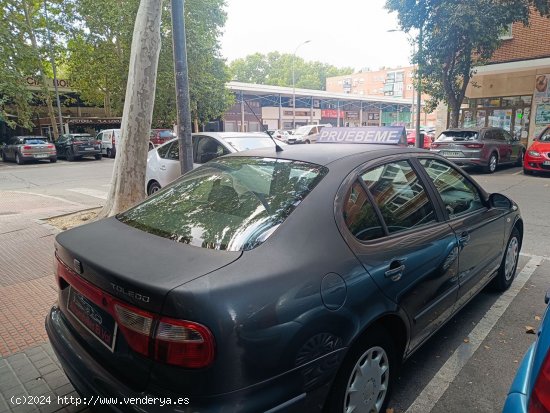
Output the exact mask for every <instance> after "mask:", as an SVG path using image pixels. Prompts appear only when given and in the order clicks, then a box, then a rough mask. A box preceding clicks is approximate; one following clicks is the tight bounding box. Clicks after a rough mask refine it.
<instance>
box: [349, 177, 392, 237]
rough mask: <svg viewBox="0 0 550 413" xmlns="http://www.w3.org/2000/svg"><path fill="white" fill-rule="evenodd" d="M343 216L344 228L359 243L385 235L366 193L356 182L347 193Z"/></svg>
mask: <svg viewBox="0 0 550 413" xmlns="http://www.w3.org/2000/svg"><path fill="white" fill-rule="evenodd" d="M343 215H344V221H345V223H346V226H347V227H348V229H349V230H350V232H351V233H352V234H353V235H354V236H355V238H357V239H358V240H360V241H369V240H373V239H377V238H380V237H383V236H384V235H385V233H384V228H383V227H382V225H381V224H380V220H379V219H378V216H377V215H376V212H375V210H374V208H373V206H372V205H371V203H370V202H369V199H368V197H367V193H366V192H365V190H364V189H363V187H362V186H361V184H360V183H359V182H357V181H356V182H355V183H354V184H353V185H352V186H351V188H350V189H349V191H348V194H347V196H346V201H345V204H344V213H343Z"/></svg>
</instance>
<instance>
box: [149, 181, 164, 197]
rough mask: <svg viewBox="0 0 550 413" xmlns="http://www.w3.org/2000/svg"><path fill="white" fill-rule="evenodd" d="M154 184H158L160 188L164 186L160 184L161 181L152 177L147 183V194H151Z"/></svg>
mask: <svg viewBox="0 0 550 413" xmlns="http://www.w3.org/2000/svg"><path fill="white" fill-rule="evenodd" d="M153 185H158V187H159V189H160V188H162V186H161V185H160V183H159V182H158V181H157V180H155V179H151V180H150V181H149V182H148V183H147V195H150V194H151V187H152V186H153Z"/></svg>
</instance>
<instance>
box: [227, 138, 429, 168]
mask: <svg viewBox="0 0 550 413" xmlns="http://www.w3.org/2000/svg"><path fill="white" fill-rule="evenodd" d="M411 152H424V153H426V151H425V150H423V149H414V148H407V147H405V146H394V145H380V144H378V145H376V144H336V143H316V144H313V145H288V146H285V149H284V150H283V151H282V152H276V151H275V149H274V148H261V149H252V150H248V151H244V152H236V153H232V154H230V155H227V156H240V157H244V156H246V157H266V158H268V157H269V158H280V159H288V160H291V161H302V162H309V163H314V164H317V165H323V166H326V165H328V164H330V163H333V162H336V161H340V160H345V159H346V158H349V157H352V156H355V155H361V159H362V161H364V162H367V161H369V160H372V159H376V158H379V157H381V156H386V155H392V154H396V155H397V154H407V153H411Z"/></svg>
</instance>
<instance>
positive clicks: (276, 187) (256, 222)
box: [117, 157, 328, 251]
mask: <svg viewBox="0 0 550 413" xmlns="http://www.w3.org/2000/svg"><path fill="white" fill-rule="evenodd" d="M327 172H328V169H327V168H325V167H323V166H319V165H315V164H311V163H306V162H298V161H287V160H281V159H271V158H262V159H259V158H247V157H242V158H241V157H240V158H227V159H223V158H221V159H217V160H216V161H213V162H210V163H209V164H207V165H204V166H203V167H200V168H197V169H195V170H193V171H192V172H190V173H188V174H186V175H184V176H183V177H181V178H180V179H178V180H177V181H176V182H175V183H174V184H172V185H170V186H168V187H166V188H165V189H164V190H162V191H160V192H158V194H157V195H155V196H152V197H150V198H148V199H147V200H146V201H144V202H143V203H141V204H140V205H138V206H136V207H134V208H132V209H130V210H129V211H127V212H124V213H122V214H120V215H118V216H117V218H118V219H119V220H120V221H122V222H124V223H126V224H127V225H130V226H133V227H135V228H138V229H140V230H142V231H145V232H148V233H151V234H155V235H158V236H160V237H164V238H168V239H171V240H174V241H177V242H182V243H185V244H190V245H194V246H197V247H202V248H208V249H216V250H228V251H243V250H250V249H252V248H255V247H256V246H258V245H260V244H262V243H263V242H264V241H265V240H266V239H267V238H268V237H269V236H270V235H271V234H272V233H273V232H274V231H275V230H276V229H277V227H278V226H279V225H280V224H282V223H283V222H284V221H285V219H286V218H287V217H288V216H289V215H290V214H291V213H292V211H294V209H295V208H296V207H297V206H298V205H299V204H300V202H301V201H302V200H303V199H304V198H305V197H306V196H307V195H308V194H309V193H310V192H311V191H312V190H313V188H315V186H316V185H317V184H318V183H319V182H320V181H321V179H323V177H324V176H325V175H326V173H327Z"/></svg>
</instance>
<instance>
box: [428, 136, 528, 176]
mask: <svg viewBox="0 0 550 413" xmlns="http://www.w3.org/2000/svg"><path fill="white" fill-rule="evenodd" d="M431 150H432V151H434V152H436V153H439V154H441V155H443V156H445V157H446V158H448V159H451V160H452V161H453V162H454V163H456V164H457V165H467V166H480V167H482V168H483V169H484V171H485V172H487V173H493V172H495V171H496V169H497V166H498V165H505V164H515V165H517V166H521V165H523V157H524V155H525V147H524V146H523V144H522V143H521V142H520V141H519V140H517V139H516V138H514V137H512V135H510V133H508V132H507V131H505V130H504V129H502V128H474V129H448V130H446V131H444V132H442V133H441V134H440V135H439V137H438V138H437V139H436V140H435V142H434V143H432V146H431Z"/></svg>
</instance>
